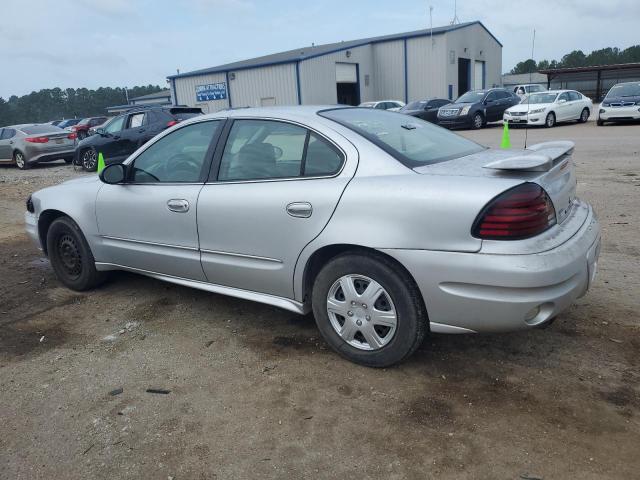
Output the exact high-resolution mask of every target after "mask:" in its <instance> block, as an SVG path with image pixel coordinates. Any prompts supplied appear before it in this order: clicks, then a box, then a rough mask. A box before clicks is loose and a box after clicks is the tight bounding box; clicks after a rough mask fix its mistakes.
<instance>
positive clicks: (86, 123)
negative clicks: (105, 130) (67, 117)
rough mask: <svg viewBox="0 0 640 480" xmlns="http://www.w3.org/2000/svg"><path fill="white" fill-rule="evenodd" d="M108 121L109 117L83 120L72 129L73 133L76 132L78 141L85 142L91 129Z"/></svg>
mask: <svg viewBox="0 0 640 480" xmlns="http://www.w3.org/2000/svg"><path fill="white" fill-rule="evenodd" d="M106 121H107V117H88V118H83V119H82V120H80V121H79V122H78V123H77V124H75V125H73V126H72V127H71V131H72V132H76V134H77V135H78V140H84V139H85V138H87V137H88V136H89V129H90V128H91V127H97V126H98V125H102V124H103V123H104V122H106Z"/></svg>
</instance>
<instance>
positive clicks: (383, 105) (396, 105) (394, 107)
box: [358, 100, 406, 112]
mask: <svg viewBox="0 0 640 480" xmlns="http://www.w3.org/2000/svg"><path fill="white" fill-rule="evenodd" d="M405 105H406V103H404V102H403V101H401V100H379V101H377V102H364V103H361V104H360V105H358V106H359V107H365V108H375V109H378V110H389V111H390V112H397V111H398V110H400V109H401V108H402V107H404V106H405Z"/></svg>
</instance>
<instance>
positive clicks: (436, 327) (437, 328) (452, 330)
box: [429, 322, 477, 334]
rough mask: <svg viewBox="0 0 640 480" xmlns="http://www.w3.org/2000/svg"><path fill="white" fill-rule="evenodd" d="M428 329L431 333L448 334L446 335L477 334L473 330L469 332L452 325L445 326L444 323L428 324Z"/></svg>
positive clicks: (466, 329)
mask: <svg viewBox="0 0 640 480" xmlns="http://www.w3.org/2000/svg"><path fill="white" fill-rule="evenodd" d="M429 329H430V331H431V333H448V334H465V333H477V332H476V331H475V330H470V329H468V328H463V327H455V326H453V325H447V324H445V323H437V322H429Z"/></svg>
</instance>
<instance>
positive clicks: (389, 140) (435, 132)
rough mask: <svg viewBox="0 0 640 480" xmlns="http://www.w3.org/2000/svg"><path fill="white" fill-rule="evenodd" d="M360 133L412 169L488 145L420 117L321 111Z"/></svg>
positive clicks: (367, 111)
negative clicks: (481, 144) (482, 144)
mask: <svg viewBox="0 0 640 480" xmlns="http://www.w3.org/2000/svg"><path fill="white" fill-rule="evenodd" d="M320 115H322V116H323V117H326V118H329V119H331V120H333V121H335V122H337V123H339V124H341V125H344V126H345V127H347V128H349V129H351V130H353V131H354V132H357V133H359V134H360V135H362V136H363V137H365V138H367V139H368V140H370V141H371V142H373V143H374V144H376V145H377V146H379V147H380V148H382V149H383V150H384V151H386V152H387V153H389V154H390V155H392V156H393V157H395V158H396V159H397V160H399V161H400V162H402V163H403V164H404V165H406V166H407V167H409V168H415V167H420V166H422V165H430V164H432V163H438V162H443V161H445V160H451V159H453V158H459V157H464V156H466V155H471V154H472V153H477V152H480V151H482V150H483V149H484V147H482V146H480V145H478V144H477V143H475V142H472V141H470V140H467V139H466V138H463V137H461V136H459V135H456V134H455V133H452V132H450V131H449V130H445V129H444V128H441V127H437V126H435V125H433V124H431V123H429V122H425V121H424V120H421V119H419V118H415V117H410V116H407V115H404V114H402V113H394V112H388V111H380V110H374V109H369V108H338V109H334V110H324V111H323V112H320Z"/></svg>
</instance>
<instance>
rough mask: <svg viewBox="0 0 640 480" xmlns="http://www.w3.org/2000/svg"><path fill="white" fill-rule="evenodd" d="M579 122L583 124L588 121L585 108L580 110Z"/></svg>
mask: <svg viewBox="0 0 640 480" xmlns="http://www.w3.org/2000/svg"><path fill="white" fill-rule="evenodd" d="M580 120H581V121H582V123H585V122H586V121H587V120H589V111H588V110H587V109H586V108H585V109H584V110H582V115H581V117H580Z"/></svg>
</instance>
